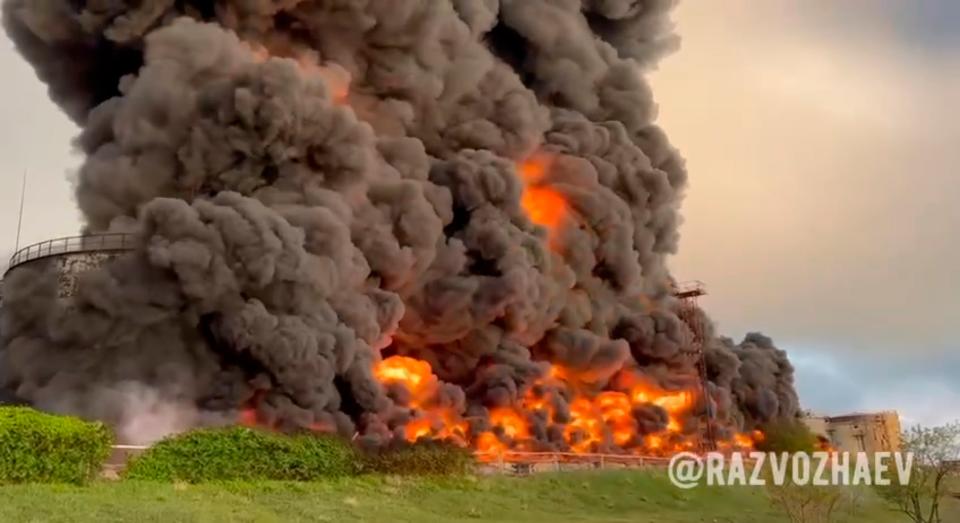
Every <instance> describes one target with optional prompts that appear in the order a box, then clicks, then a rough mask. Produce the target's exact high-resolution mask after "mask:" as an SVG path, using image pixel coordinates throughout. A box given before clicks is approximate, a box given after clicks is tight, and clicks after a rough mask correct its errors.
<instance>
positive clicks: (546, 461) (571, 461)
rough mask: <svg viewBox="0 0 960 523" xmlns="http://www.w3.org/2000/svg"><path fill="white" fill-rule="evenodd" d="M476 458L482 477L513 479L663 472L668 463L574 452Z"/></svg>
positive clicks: (661, 459) (481, 455)
mask: <svg viewBox="0 0 960 523" xmlns="http://www.w3.org/2000/svg"><path fill="white" fill-rule="evenodd" d="M476 457H477V466H478V471H479V472H481V473H487V474H513V475H527V474H534V473H537V472H562V471H566V470H584V469H624V468H633V469H636V468H665V467H667V465H669V463H670V458H664V457H659V456H637V455H630V454H580V453H573V452H514V451H509V452H503V453H482V452H478V453H476Z"/></svg>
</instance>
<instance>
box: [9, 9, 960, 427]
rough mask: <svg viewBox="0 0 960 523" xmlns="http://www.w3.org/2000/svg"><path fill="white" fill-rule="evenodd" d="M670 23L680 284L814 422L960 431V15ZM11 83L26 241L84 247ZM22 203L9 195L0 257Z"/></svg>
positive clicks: (744, 13) (66, 135) (54, 115)
mask: <svg viewBox="0 0 960 523" xmlns="http://www.w3.org/2000/svg"><path fill="white" fill-rule="evenodd" d="M676 18H677V22H678V27H679V33H680V34H681V35H682V37H683V40H684V43H683V48H682V50H681V51H680V52H679V53H676V54H675V55H673V56H671V57H669V58H667V59H665V60H663V61H662V62H661V64H660V71H659V72H658V73H657V74H656V75H655V77H654V88H655V93H656V96H657V98H658V101H659V102H660V105H661V114H662V123H663V125H664V127H665V128H666V131H667V132H668V133H669V135H670V137H671V140H672V141H673V142H674V143H675V144H676V145H677V146H678V147H679V148H680V149H681V150H682V152H683V154H684V155H685V156H686V157H687V159H688V166H689V170H690V178H691V188H690V190H689V196H688V199H687V201H686V205H685V206H684V208H683V214H684V215H685V217H686V225H685V227H684V228H683V239H682V242H681V252H680V255H679V256H678V257H677V258H676V259H675V260H674V261H673V267H674V272H675V273H676V274H677V275H678V277H680V278H698V279H702V280H705V281H706V282H707V283H708V285H709V288H710V290H711V293H712V297H711V298H710V299H709V300H707V301H706V302H705V303H706V306H707V307H708V309H709V311H710V312H711V314H712V315H713V316H714V318H715V319H716V320H717V321H718V322H719V323H720V327H721V330H722V331H723V332H725V333H727V334H730V335H733V336H734V337H740V336H741V335H742V334H743V333H744V332H746V331H748V330H755V329H759V330H763V331H764V332H766V333H767V334H769V335H771V336H772V337H774V339H776V340H777V342H778V345H780V346H781V347H783V348H786V349H787V350H788V351H790V354H791V357H792V358H793V360H794V363H795V364H796V366H797V368H798V380H799V387H800V394H801V398H802V400H803V402H804V404H805V406H807V407H810V408H813V409H816V410H818V411H822V412H827V413H841V412H845V411H848V410H855V409H879V408H896V409H898V410H900V411H901V413H902V414H903V416H904V419H905V421H906V422H908V423H910V422H915V421H921V422H927V423H933V422H940V421H945V420H946V419H950V418H960V407H957V405H960V401H958V400H960V380H958V379H957V376H960V356H958V355H957V351H956V349H957V343H956V342H955V341H952V340H954V339H955V336H951V335H952V334H953V331H954V329H951V327H954V326H955V325H957V324H958V322H957V320H958V319H960V318H958V316H960V314H958V312H960V299H958V298H957V296H956V295H955V294H954V292H955V291H954V289H955V288H957V286H958V285H957V284H958V283H960V277H958V276H957V275H956V272H955V268H956V267H957V265H958V264H957V262H958V261H960V260H958V258H960V256H958V250H960V247H957V245H956V242H954V241H952V240H953V239H954V238H955V237H956V236H957V233H958V232H960V209H957V208H956V207H954V206H952V205H951V203H953V202H952V199H953V197H954V195H956V194H958V193H960V190H958V189H960V181H958V180H957V179H956V178H951V177H950V176H949V174H950V173H952V171H951V170H950V169H949V167H950V166H953V167H954V170H955V169H956V166H957V165H960V161H958V160H960V152H958V149H957V148H956V146H952V147H950V146H948V143H950V144H951V145H953V144H952V142H953V139H955V137H956V136H957V135H958V131H960V119H958V118H956V113H957V112H958V109H956V108H957V107H958V106H960V105H958V102H960V73H957V71H960V34H958V33H957V32H956V29H955V28H956V27H957V24H958V23H960V6H958V5H957V4H955V3H954V2H951V1H950V0H938V1H933V0H928V1H927V2H924V3H923V6H922V7H918V6H916V5H909V4H906V3H903V2H899V1H897V0H870V1H857V2H845V3H843V5H839V4H838V3H835V2H826V1H822V2H803V3H801V2H794V1H791V0H777V1H770V2H764V3H762V6H758V3H757V2H753V1H749V0H735V1H731V0H710V1H706V0H697V1H690V0H688V1H687V2H686V3H684V4H682V5H681V7H680V8H679V10H678V11H677V13H676ZM951 31H952V32H951ZM0 68H2V70H3V71H5V72H6V74H5V75H4V76H5V79H4V80H5V81H4V84H3V94H4V95H5V96H3V97H0V169H2V170H3V171H5V172H8V173H9V172H11V171H13V172H21V171H24V170H26V171H28V176H29V179H30V182H29V187H28V193H27V211H26V214H25V218H24V227H23V238H22V242H21V243H31V242H36V241H41V240H44V239H47V238H50V237H56V236H63V235H70V234H74V233H75V232H76V230H77V228H78V218H77V213H76V212H75V211H74V210H73V209H74V205H73V203H72V201H71V199H72V196H71V195H72V188H71V186H70V184H69V183H68V182H66V181H65V179H66V178H67V177H68V176H69V172H70V170H71V169H72V168H74V167H75V166H76V165H77V164H78V163H79V159H78V158H77V157H76V156H71V153H70V146H69V140H70V138H71V137H72V136H73V135H74V134H75V133H76V129H75V128H74V127H73V126H72V124H70V123H69V122H68V120H67V119H66V117H65V116H63V115H62V113H60V111H59V109H57V108H55V106H54V105H53V104H52V103H51V102H50V101H49V99H48V97H47V95H46V93H45V92H44V89H43V87H42V86H41V85H40V83H39V82H38V81H37V80H36V79H35V78H34V76H33V74H32V72H31V71H30V69H29V68H28V66H27V65H26V64H25V63H24V62H23V61H22V60H21V59H20V58H19V57H18V56H17V55H16V54H15V52H14V51H13V48H12V44H11V43H10V42H9V41H7V40H6V38H5V37H3V40H2V43H0ZM19 190H20V187H19V183H18V176H9V175H8V176H3V177H0V255H3V256H0V257H2V258H3V259H5V258H6V256H5V255H4V254H5V253H6V251H8V250H12V249H13V243H14V241H15V236H16V222H17V219H16V217H17V200H18V198H19ZM0 265H2V263H0ZM951 320H952V321H951ZM948 336H949V337H948Z"/></svg>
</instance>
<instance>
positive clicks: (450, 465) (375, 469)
mask: <svg viewBox="0 0 960 523" xmlns="http://www.w3.org/2000/svg"><path fill="white" fill-rule="evenodd" d="M112 444H113V440H112V434H111V432H110V431H109V430H108V429H107V427H106V426H104V425H103V424H102V423H90V422H86V421H83V420H80V419H77V418H73V417H67V416H55V415H51V414H44V413H42V412H38V411H36V410H33V409H30V408H27V407H0V483H24V482H38V483H39V482H56V483H85V482H87V481H90V480H91V479H93V478H95V477H96V476H97V474H98V473H99V472H100V470H101V469H102V467H103V463H104V461H105V460H106V459H107V457H108V456H109V454H110V449H111V445H112ZM472 465H473V455H472V454H471V452H470V451H469V450H467V449H463V448H460V447H457V446H455V445H451V444H446V443H440V442H431V441H422V442H420V443H417V444H406V443H404V444H398V445H394V446H390V447H385V448H378V449H372V450H359V449H356V448H355V447H354V446H353V445H352V444H351V443H349V442H347V441H345V440H343V439H340V438H336V437H331V436H318V435H314V434H298V435H297V434H295V435H284V434H279V433H274V432H266V431H260V430H255V429H249V428H244V427H230V428H220V429H201V430H196V431H193V432H188V433H186V434H181V435H178V436H174V437H171V438H168V439H165V440H163V441H161V442H159V443H157V444H156V445H154V446H153V447H151V448H150V449H148V450H147V451H146V452H144V453H143V454H142V455H140V456H137V457H135V458H133V459H132V460H131V461H130V462H129V463H128V466H127V470H126V472H125V473H124V477H125V478H129V479H141V480H156V481H187V482H191V483H199V482H205V481H226V480H285V481H312V480H318V479H323V478H331V477H341V476H348V475H355V474H361V473H372V474H394V475H456V474H465V473H467V472H469V470H470V468H471V466H472Z"/></svg>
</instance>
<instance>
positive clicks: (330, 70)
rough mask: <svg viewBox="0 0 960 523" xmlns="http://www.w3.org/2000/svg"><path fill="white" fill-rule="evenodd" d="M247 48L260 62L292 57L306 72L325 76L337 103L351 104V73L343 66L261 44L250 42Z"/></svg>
mask: <svg viewBox="0 0 960 523" xmlns="http://www.w3.org/2000/svg"><path fill="white" fill-rule="evenodd" d="M247 48H248V49H249V50H250V53H251V54H252V55H253V59H254V60H255V61H256V62H258V63H260V62H265V61H267V60H268V59H270V58H272V57H274V56H280V57H283V58H291V59H292V60H294V61H295V62H296V63H297V65H298V66H299V67H300V70H301V71H303V72H304V73H309V74H316V75H319V76H320V78H323V81H324V83H326V85H327V88H328V89H329V90H330V97H331V98H332V99H333V102H334V103H335V104H337V105H348V104H349V98H350V74H349V73H347V71H346V70H345V69H343V68H342V67H339V66H333V67H325V66H321V65H320V64H318V63H317V62H316V60H315V59H314V58H312V57H309V56H305V55H298V56H294V57H290V56H285V55H283V54H280V55H277V54H274V53H271V52H270V50H269V49H267V48H266V47H264V46H263V45H259V44H250V43H248V44H247Z"/></svg>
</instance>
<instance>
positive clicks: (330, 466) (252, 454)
mask: <svg viewBox="0 0 960 523" xmlns="http://www.w3.org/2000/svg"><path fill="white" fill-rule="evenodd" d="M357 465H358V462H357V459H356V455H355V452H354V450H353V448H352V446H351V445H350V443H348V442H346V441H344V440H341V439H339V438H333V437H322V436H315V435H312V434H303V435H283V434H277V433H272V432H264V431H260V430H254V429H248V428H244V427H231V428H226V429H204V430H197V431H193V432H188V433H186V434H182V435H180V436H176V437H173V438H169V439H166V440H163V441H161V442H159V443H157V444H156V445H154V446H153V447H151V448H150V449H149V450H148V451H147V452H145V453H144V454H143V455H141V456H138V457H136V458H134V459H133V460H131V462H130V463H129V464H128V466H127V471H126V473H125V477H127V478H130V479H146V480H159V481H174V480H180V481H187V482H191V483H197V482H203V481H219V480H290V481H311V480H316V479H321V478H329V477H339V476H347V475H351V474H355V473H356V472H357V470H358V466H357Z"/></svg>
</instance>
